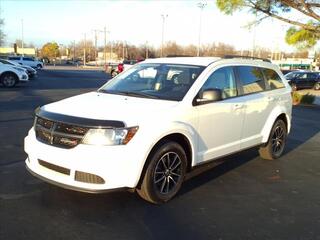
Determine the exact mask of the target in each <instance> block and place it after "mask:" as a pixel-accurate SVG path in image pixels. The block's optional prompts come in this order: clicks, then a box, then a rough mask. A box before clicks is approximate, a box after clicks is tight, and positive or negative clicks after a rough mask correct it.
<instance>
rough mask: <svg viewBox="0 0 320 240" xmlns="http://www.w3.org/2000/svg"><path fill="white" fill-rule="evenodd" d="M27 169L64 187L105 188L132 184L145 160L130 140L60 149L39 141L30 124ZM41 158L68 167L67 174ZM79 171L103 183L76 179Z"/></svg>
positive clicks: (123, 186)
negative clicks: (121, 142) (105, 144)
mask: <svg viewBox="0 0 320 240" xmlns="http://www.w3.org/2000/svg"><path fill="white" fill-rule="evenodd" d="M25 152H26V153H27V154H28V158H27V160H26V167H27V169H28V170H29V171H30V172H31V173H32V174H33V175H34V176H36V177H38V178H40V179H42V180H44V181H46V182H50V183H52V184H54V185H58V186H60V187H63V188H67V189H72V190H76V191H81V192H90V193H97V192H106V191H110V190H118V189H123V188H129V189H132V188H135V187H136V185H137V183H138V181H139V179H140V174H141V171H142V168H143V164H144V160H143V159H144V157H143V154H142V153H139V152H137V147H136V146H134V145H131V146H130V143H129V144H127V145H123V146H93V145H84V144H79V145H78V146H76V147H74V148H72V149H62V148H58V147H54V146H51V145H47V144H44V143H41V142H39V141H38V140H37V139H36V137H35V133H34V130H33V128H32V129H31V130H30V131H29V134H28V136H27V137H26V138H25ZM41 161H45V162H46V163H48V164H49V166H50V164H52V165H54V166H56V167H60V168H64V169H67V170H69V172H68V174H65V173H62V172H59V171H56V170H54V168H53V169H52V168H48V167H46V166H44V165H43V164H40V163H41ZM77 172H82V173H87V174H90V175H95V176H99V177H101V178H102V179H103V180H104V181H103V183H92V182H91V183H89V182H83V181H79V180H76V179H77V178H76V173H77Z"/></svg>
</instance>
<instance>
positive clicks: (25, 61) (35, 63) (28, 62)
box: [8, 56, 43, 69]
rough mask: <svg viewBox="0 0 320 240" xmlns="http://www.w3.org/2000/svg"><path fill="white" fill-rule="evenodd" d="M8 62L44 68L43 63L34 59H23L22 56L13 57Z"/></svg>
mask: <svg viewBox="0 0 320 240" xmlns="http://www.w3.org/2000/svg"><path fill="white" fill-rule="evenodd" d="M8 60H11V61H15V62H18V63H20V64H22V65H27V66H30V67H33V68H37V69H41V68H43V62H40V61H39V60H36V59H34V58H32V57H22V56H11V57H8Z"/></svg>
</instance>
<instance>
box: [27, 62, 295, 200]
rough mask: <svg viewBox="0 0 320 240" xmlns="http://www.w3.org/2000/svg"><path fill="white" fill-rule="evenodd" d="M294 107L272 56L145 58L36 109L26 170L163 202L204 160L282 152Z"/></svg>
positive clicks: (64, 183)
mask: <svg viewBox="0 0 320 240" xmlns="http://www.w3.org/2000/svg"><path fill="white" fill-rule="evenodd" d="M178 73H179V75H178V76H177V77H176V78H175V79H174V80H173V79H172V78H173V77H172V76H173V75H175V74H178ZM291 109H292V100H291V88H290V86H289V85H288V83H287V81H285V79H284V77H283V75H282V73H281V72H280V70H279V68H278V67H277V66H276V65H273V64H271V63H269V62H266V61H262V60H248V59H243V58H240V57H237V58H231V59H224V58H193V57H189V58H162V59H161V58H160V59H148V60H146V61H144V62H141V63H139V64H136V65H135V66H133V67H132V68H130V69H129V70H127V71H125V72H123V73H121V74H119V75H118V76H117V77H115V78H113V79H112V80H110V81H109V82H108V83H107V84H105V85H104V86H102V87H101V88H100V89H99V90H98V91H94V92H90V93H86V94H82V95H79V96H75V97H71V98H68V99H65V100H62V101H58V102H55V103H51V104H48V105H45V106H42V107H40V108H38V109H37V110H36V112H35V114H36V118H35V121H34V126H33V127H32V128H31V129H30V131H29V133H28V136H27V137H26V138H25V151H26V153H27V154H28V158H27V159H26V166H27V169H28V170H29V171H30V172H31V173H32V174H33V175H35V176H37V177H39V178H40V179H43V180H44V181H47V182H50V183H52V184H56V185H58V186H61V187H63V188H68V189H73V190H77V191H84V192H90V193H97V192H106V191H110V190H118V189H123V188H125V189H132V190H136V191H137V192H138V194H139V195H140V196H141V197H142V198H144V199H145V200H147V201H149V202H152V203H156V204H159V203H163V202H166V201H168V200H170V199H171V198H173V197H174V196H175V195H176V193H177V192H178V190H179V189H180V187H181V184H182V182H183V180H184V179H185V176H186V174H188V173H189V172H190V171H192V170H193V169H194V168H195V167H197V166H199V165H201V164H204V163H208V162H210V161H215V160H217V159H218V158H220V157H222V156H226V155H229V154H232V153H235V152H239V151H241V150H244V149H248V148H251V147H259V152H260V155H261V157H262V158H265V159H276V158H279V157H280V156H281V154H282V153H283V150H284V147H285V142H286V137H287V134H288V133H289V131H290V126H291Z"/></svg>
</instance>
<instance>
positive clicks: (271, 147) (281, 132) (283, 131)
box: [259, 119, 287, 160]
mask: <svg viewBox="0 0 320 240" xmlns="http://www.w3.org/2000/svg"><path fill="white" fill-rule="evenodd" d="M286 140H287V127H286V124H285V123H284V121H283V120H281V119H278V120H277V121H276V122H275V123H274V125H273V127H272V129H271V132H270V136H269V140H268V142H267V143H266V145H265V146H263V147H260V149H259V154H260V157H262V158H263V159H266V160H274V159H277V158H279V157H280V156H281V155H282V153H283V150H284V147H285V144H286Z"/></svg>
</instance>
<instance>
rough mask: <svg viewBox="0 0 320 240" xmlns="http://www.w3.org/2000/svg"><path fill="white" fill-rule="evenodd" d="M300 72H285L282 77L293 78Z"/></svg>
mask: <svg viewBox="0 0 320 240" xmlns="http://www.w3.org/2000/svg"><path fill="white" fill-rule="evenodd" d="M299 74H300V72H290V73H287V74H286V75H284V77H285V78H286V79H293V78H296V77H297V76H299Z"/></svg>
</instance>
